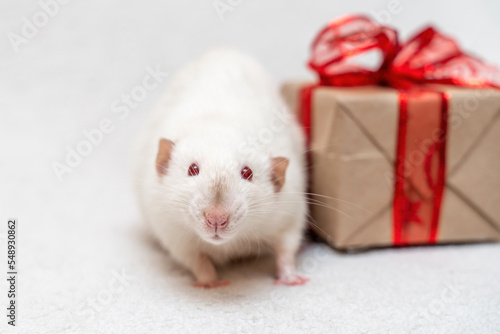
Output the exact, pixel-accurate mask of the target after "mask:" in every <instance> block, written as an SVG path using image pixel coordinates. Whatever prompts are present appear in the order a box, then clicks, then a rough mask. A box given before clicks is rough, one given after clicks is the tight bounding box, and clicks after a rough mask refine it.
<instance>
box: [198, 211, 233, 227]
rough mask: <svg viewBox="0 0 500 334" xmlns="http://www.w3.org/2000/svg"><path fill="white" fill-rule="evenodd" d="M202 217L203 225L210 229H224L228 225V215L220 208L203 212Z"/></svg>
mask: <svg viewBox="0 0 500 334" xmlns="http://www.w3.org/2000/svg"><path fill="white" fill-rule="evenodd" d="M203 216H204V217H205V223H206V224H207V225H208V227H211V228H214V227H217V228H219V229H220V228H225V227H226V226H227V224H228V223H229V214H228V213H227V211H226V210H224V209H222V208H220V207H213V208H210V209H207V210H205V212H203Z"/></svg>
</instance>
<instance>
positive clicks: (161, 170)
mask: <svg viewBox="0 0 500 334" xmlns="http://www.w3.org/2000/svg"><path fill="white" fill-rule="evenodd" d="M173 148H174V143H173V142H172V141H170V140H168V139H165V138H160V143H159V145H158V155H157V156H156V172H157V173H158V175H159V176H162V175H165V174H167V167H168V162H169V160H170V156H171V154H172V149H173Z"/></svg>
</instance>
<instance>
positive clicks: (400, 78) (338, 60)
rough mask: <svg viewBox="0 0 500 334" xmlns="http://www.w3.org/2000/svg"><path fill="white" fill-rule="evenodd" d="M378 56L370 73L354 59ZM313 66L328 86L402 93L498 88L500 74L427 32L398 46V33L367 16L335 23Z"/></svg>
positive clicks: (322, 36)
mask: <svg viewBox="0 0 500 334" xmlns="http://www.w3.org/2000/svg"><path fill="white" fill-rule="evenodd" d="M367 52H376V53H378V54H379V55H381V56H382V57H381V61H380V62H379V67H378V68H377V69H375V70H370V69H369V68H367V67H366V66H362V65H359V64H356V63H354V62H352V60H353V57H355V56H359V55H362V54H366V53H367ZM309 67H311V68H312V69H313V70H314V71H316V72H317V73H318V75H319V77H320V81H321V84H322V85H325V86H361V85H383V86H391V87H395V88H398V89H405V88H410V87H411V86H413V85H415V84H424V83H438V84H449V85H455V86H465V87H497V88H500V71H499V70H498V69H497V68H495V67H494V66H489V65H486V64H484V63H483V62H482V61H481V60H479V59H477V58H474V57H472V56H470V55H467V54H465V53H464V52H463V51H461V50H460V48H459V47H458V45H457V43H456V42H455V41H454V40H453V39H451V38H449V37H446V36H444V35H442V34H441V33H439V32H437V31H436V30H435V29H434V28H432V27H429V28H426V29H424V30H423V31H421V32H420V33H418V34H417V35H416V36H414V37H413V38H411V39H410V40H409V41H408V42H406V43H404V44H402V45H400V42H399V40H398V33H397V32H396V31H395V30H394V29H391V28H389V27H386V26H382V25H379V24H377V23H376V22H374V21H372V20H370V19H369V18H367V17H364V16H344V17H340V18H338V19H336V20H333V21H331V22H330V23H329V24H328V26H327V27H325V28H324V29H323V30H322V31H321V32H320V33H319V34H318V36H317V37H316V38H315V40H314V42H313V44H312V53H311V57H310V59H309Z"/></svg>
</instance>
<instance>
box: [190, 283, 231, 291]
mask: <svg viewBox="0 0 500 334" xmlns="http://www.w3.org/2000/svg"><path fill="white" fill-rule="evenodd" d="M229 283H230V282H229V281H214V282H208V283H202V282H196V283H193V286H194V287H196V288H204V289H213V288H217V287H220V286H226V285H229Z"/></svg>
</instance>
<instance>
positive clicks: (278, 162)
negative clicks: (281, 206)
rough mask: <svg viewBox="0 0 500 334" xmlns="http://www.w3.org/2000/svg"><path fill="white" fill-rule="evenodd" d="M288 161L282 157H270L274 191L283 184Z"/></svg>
mask: <svg viewBox="0 0 500 334" xmlns="http://www.w3.org/2000/svg"><path fill="white" fill-rule="evenodd" d="M288 163H289V160H288V159H287V158H283V157H277V158H272V159H271V180H272V181H273V184H274V191H275V192H278V191H280V190H281V188H283V185H284V184H285V174H286V168H287V167H288Z"/></svg>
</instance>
